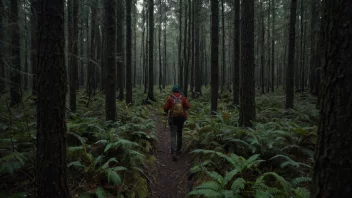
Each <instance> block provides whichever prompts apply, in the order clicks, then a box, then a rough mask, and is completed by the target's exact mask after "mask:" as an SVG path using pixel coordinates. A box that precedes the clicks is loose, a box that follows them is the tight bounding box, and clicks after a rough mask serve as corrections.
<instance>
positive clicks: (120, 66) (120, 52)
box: [107, 0, 125, 101]
mask: <svg viewBox="0 0 352 198" xmlns="http://www.w3.org/2000/svg"><path fill="white" fill-rule="evenodd" d="M116 3H117V7H116V9H117V10H116V12H117V16H116V20H117V23H116V24H117V39H116V50H117V53H116V55H117V88H118V89H119V96H118V99H119V100H121V101H122V100H123V99H124V86H123V85H124V80H123V79H124V77H123V75H124V66H125V63H124V59H125V57H124V54H125V53H124V44H123V41H124V34H123V29H124V28H123V26H124V18H125V7H124V4H123V1H121V0H120V1H116ZM107 42H109V40H107Z"/></svg>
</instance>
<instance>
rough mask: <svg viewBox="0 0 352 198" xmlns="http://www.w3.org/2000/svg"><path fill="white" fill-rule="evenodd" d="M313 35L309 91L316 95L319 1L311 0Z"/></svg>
mask: <svg viewBox="0 0 352 198" xmlns="http://www.w3.org/2000/svg"><path fill="white" fill-rule="evenodd" d="M311 1H312V2H311V15H312V16H311V17H312V18H311V35H310V45H311V47H310V72H309V73H310V76H309V90H310V93H311V94H313V95H315V91H314V84H315V81H316V78H315V75H314V74H315V70H316V68H317V61H316V60H317V58H318V56H317V43H318V42H317V41H318V33H317V32H318V26H317V22H318V17H319V14H318V11H317V2H318V0H311Z"/></svg>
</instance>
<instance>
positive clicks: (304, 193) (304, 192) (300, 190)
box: [294, 187, 310, 198]
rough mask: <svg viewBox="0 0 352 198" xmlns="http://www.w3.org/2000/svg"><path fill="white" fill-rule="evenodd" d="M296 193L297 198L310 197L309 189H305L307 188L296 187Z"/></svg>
mask: <svg viewBox="0 0 352 198" xmlns="http://www.w3.org/2000/svg"><path fill="white" fill-rule="evenodd" d="M294 193H295V197H297V198H309V197H310V192H309V190H307V189H305V188H300V187H298V188H296V189H295V190H294Z"/></svg>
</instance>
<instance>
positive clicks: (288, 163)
mask: <svg viewBox="0 0 352 198" xmlns="http://www.w3.org/2000/svg"><path fill="white" fill-rule="evenodd" d="M275 158H284V159H285V160H286V161H285V162H283V163H282V164H281V168H285V167H286V166H294V167H296V168H299V167H301V166H304V167H306V168H312V167H311V166H310V165H308V164H305V163H300V162H296V161H294V160H293V159H291V158H290V157H288V156H286V155H276V156H274V157H272V158H271V159H270V160H273V159H275Z"/></svg>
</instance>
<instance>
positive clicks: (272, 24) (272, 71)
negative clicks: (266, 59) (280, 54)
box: [271, 0, 276, 92]
mask: <svg viewBox="0 0 352 198" xmlns="http://www.w3.org/2000/svg"><path fill="white" fill-rule="evenodd" d="M271 3H272V8H271V10H272V15H273V16H272V19H273V21H272V23H271V29H272V30H271V31H272V35H271V62H272V63H271V92H274V91H275V36H276V30H275V16H276V8H275V0H271Z"/></svg>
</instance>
